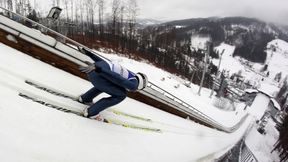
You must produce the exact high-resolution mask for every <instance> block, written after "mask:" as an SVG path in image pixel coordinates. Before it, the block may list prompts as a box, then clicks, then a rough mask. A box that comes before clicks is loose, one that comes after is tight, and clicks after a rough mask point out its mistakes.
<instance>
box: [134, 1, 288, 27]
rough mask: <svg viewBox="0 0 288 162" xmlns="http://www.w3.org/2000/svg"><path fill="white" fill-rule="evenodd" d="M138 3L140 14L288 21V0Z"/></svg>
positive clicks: (161, 16)
mask: <svg viewBox="0 0 288 162" xmlns="http://www.w3.org/2000/svg"><path fill="white" fill-rule="evenodd" d="M138 4H139V7H140V15H139V16H141V17H142V16H143V17H144V16H145V17H151V18H158V19H183V18H197V17H212V16H220V17H226V16H246V17H256V18H260V19H264V20H266V21H273V22H282V23H285V24H288V0H139V1H138Z"/></svg>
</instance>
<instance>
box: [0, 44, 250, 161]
mask: <svg viewBox="0 0 288 162" xmlns="http://www.w3.org/2000/svg"><path fill="white" fill-rule="evenodd" d="M0 51H1V55H0V75H1V78H0V89H1V91H0V99H1V103H0V159H1V160H3V161H101V162H102V161H137V162H141V161H145V162H146V161H166V162H169V161H171V162H174V161H197V160H198V161H199V160H200V159H201V160H202V161H205V160H206V161H210V160H211V159H213V157H214V155H218V154H217V153H219V152H221V151H223V150H227V149H229V148H231V147H233V145H234V144H235V143H236V142H237V141H238V140H239V139H240V138H241V136H242V135H243V134H244V133H245V130H246V128H247V126H248V125H249V124H250V122H251V118H248V120H246V122H245V123H244V124H243V125H242V126H241V127H240V129H238V130H237V131H235V132H234V133H231V134H226V133H223V132H220V131H216V130H214V129H210V128H207V127H205V126H203V125H199V124H196V123H194V122H192V121H190V120H185V119H182V118H179V117H177V116H174V115H171V114H168V113H166V112H163V111H161V110H158V109H155V108H153V107H151V106H148V105H145V104H143V103H140V102H138V101H135V100H133V99H130V98H127V99H126V100H125V101H123V102H122V103H120V104H119V105H117V106H115V107H112V108H111V109H116V110H120V111H122V112H126V113H130V114H133V115H137V116H141V117H144V118H149V119H151V120H152V122H146V121H141V120H138V119H133V118H129V117H124V116H120V115H112V114H111V113H109V111H104V112H103V113H102V115H103V116H104V117H111V116H112V117H113V118H114V119H118V120H122V121H126V122H130V123H135V124H138V125H143V126H145V127H151V128H157V129H160V130H161V131H162V132H161V133H159V132H149V131H144V130H139V129H132V128H125V127H122V126H118V125H114V124H107V123H102V122H98V121H95V120H90V119H86V118H83V117H79V116H76V115H74V114H69V113H63V112H61V111H58V110H55V109H52V108H49V107H46V106H43V105H41V104H39V103H35V102H32V101H30V100H27V99H25V98H22V97H20V96H19V95H18V93H19V92H26V93H35V94H37V95H39V96H43V97H44V98H48V99H49V100H51V101H54V102H57V103H59V104H61V105H64V106H68V107H75V108H79V109H83V108H84V106H83V105H81V104H79V103H75V102H74V101H72V100H71V101H70V100H69V99H63V98H61V97H57V96H54V95H51V94H49V93H47V92H44V91H41V90H39V89H36V88H34V87H31V86H29V85H27V84H25V83H24V81H25V80H30V81H35V82H37V83H41V84H43V85H47V86H48V87H50V88H53V89H57V90H59V91H61V92H65V93H67V94H70V95H72V96H77V95H80V94H81V93H83V92H85V91H86V90H88V89H89V88H90V87H91V84H90V83H89V82H88V81H85V80H82V79H80V78H78V77H75V76H73V75H71V74H68V73H66V72H64V71H62V70H59V69H56V68H54V67H52V66H50V65H47V64H45V63H43V62H41V61H39V60H35V59H34V58H32V57H30V56H27V55H25V54H22V53H21V52H18V51H16V50H14V49H12V48H10V47H7V46H5V45H3V44H0ZM111 57H116V56H112V55H111ZM117 60H119V61H120V62H123V63H124V64H125V65H126V66H127V67H128V68H129V67H130V66H131V67H132V66H133V67H134V68H135V69H134V68H133V70H134V71H135V70H137V71H143V72H145V73H147V74H148V75H149V78H150V79H151V81H152V82H154V83H156V84H160V85H161V86H164V87H163V88H164V89H166V90H173V87H174V85H175V84H176V83H178V82H179V80H175V79H174V76H172V78H171V80H170V79H167V78H166V80H165V81H164V82H165V84H164V83H163V82H162V81H161V80H160V79H161V78H162V77H168V76H171V75H170V74H168V73H166V72H163V71H161V70H156V69H155V68H153V67H152V66H150V65H147V64H144V63H136V62H134V61H132V60H126V59H125V58H122V59H121V58H117ZM125 60H126V61H128V62H126V61H125ZM206 91H207V92H206ZM172 92H173V93H174V92H175V93H174V94H175V95H178V96H179V98H181V99H182V98H183V99H187V102H188V101H189V100H190V101H189V103H191V104H192V103H195V104H196V105H195V107H196V106H200V107H199V109H204V110H203V111H205V112H207V113H208V112H210V115H212V114H214V115H215V116H213V117H215V118H216V116H217V115H218V116H220V117H218V120H219V121H220V118H221V117H222V118H223V116H225V118H227V119H226V124H227V125H231V123H230V122H233V117H232V116H233V115H234V118H236V119H237V117H236V115H235V112H230V114H233V115H231V117H229V112H225V111H221V110H219V109H218V108H215V107H214V108H213V107H212V106H211V105H209V104H205V105H201V103H203V102H206V101H205V100H203V98H206V97H204V96H205V95H207V96H208V94H209V93H210V91H208V90H203V95H202V97H200V96H197V95H195V94H196V93H195V89H193V88H192V89H188V88H187V89H186V90H184V86H180V88H178V89H175V88H174V90H173V91H172ZM201 98H202V99H201ZM201 100H202V101H201ZM206 100H209V99H206ZM211 100H212V99H211ZM201 106H203V107H201ZM205 109H206V110H205ZM221 112H222V114H221ZM236 119H235V121H236ZM221 122H222V123H225V120H222V121H221Z"/></svg>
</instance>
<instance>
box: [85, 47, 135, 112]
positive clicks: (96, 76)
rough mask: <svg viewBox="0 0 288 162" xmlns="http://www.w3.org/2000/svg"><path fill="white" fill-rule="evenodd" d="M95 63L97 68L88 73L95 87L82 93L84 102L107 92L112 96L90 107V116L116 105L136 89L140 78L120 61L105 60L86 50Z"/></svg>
mask: <svg viewBox="0 0 288 162" xmlns="http://www.w3.org/2000/svg"><path fill="white" fill-rule="evenodd" d="M85 53H86V55H87V56H89V57H90V58H91V59H92V60H93V61H94V62H95V63H94V65H95V67H96V69H95V70H93V71H91V72H90V73H88V78H89V80H90V82H91V83H92V84H93V86H94V87H93V88H91V89H90V90H88V91H87V92H86V93H84V94H83V95H81V98H82V100H83V102H86V103H88V102H92V101H93V98H95V97H96V96H98V95H99V94H100V93H102V92H105V93H107V94H109V95H111V96H110V97H107V98H102V99H100V100H99V101H97V102H96V103H94V104H93V105H92V106H90V107H89V108H88V117H93V116H95V115H97V114H99V112H101V111H103V110H104V109H106V108H108V107H110V106H113V105H116V104H118V103H120V102H121V101H123V100H124V99H125V98H126V96H127V91H136V90H137V87H138V80H137V79H136V74H134V73H133V72H131V71H129V70H127V69H126V68H124V67H122V66H121V65H119V64H118V63H113V62H111V61H108V60H104V59H102V58H100V57H99V56H96V55H94V54H93V53H91V52H89V51H85Z"/></svg>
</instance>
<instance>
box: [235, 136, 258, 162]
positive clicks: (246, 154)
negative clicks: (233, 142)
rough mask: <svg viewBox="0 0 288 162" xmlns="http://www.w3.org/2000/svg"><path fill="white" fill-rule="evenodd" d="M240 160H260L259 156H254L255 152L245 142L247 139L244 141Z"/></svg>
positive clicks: (249, 161) (252, 161)
mask: <svg viewBox="0 0 288 162" xmlns="http://www.w3.org/2000/svg"><path fill="white" fill-rule="evenodd" d="M239 162H258V160H257V158H256V157H255V156H254V154H253V152H252V151H251V150H250V149H249V148H248V146H247V145H246V144H245V141H243V142H242V146H241V150H240V156H239Z"/></svg>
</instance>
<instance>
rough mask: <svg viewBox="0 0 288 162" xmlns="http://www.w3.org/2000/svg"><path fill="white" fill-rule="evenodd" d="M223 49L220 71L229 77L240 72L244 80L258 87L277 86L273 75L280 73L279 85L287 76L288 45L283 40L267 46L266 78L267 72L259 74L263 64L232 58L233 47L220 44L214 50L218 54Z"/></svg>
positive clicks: (214, 61) (215, 62) (215, 61)
mask: <svg viewBox="0 0 288 162" xmlns="http://www.w3.org/2000/svg"><path fill="white" fill-rule="evenodd" d="M223 49H225V51H224V53H223V55H222V61H221V65H220V71H222V70H226V71H229V74H230V75H231V74H232V73H238V72H240V71H241V75H242V76H244V77H245V80H249V81H250V82H251V83H252V84H253V85H255V86H258V87H260V86H261V84H262V83H269V84H274V85H278V83H276V82H275V81H274V78H275V75H276V74H277V73H279V72H281V73H282V78H281V81H280V83H281V82H283V80H284V78H285V77H286V76H287V75H288V43H287V42H285V41H283V40H280V39H275V40H273V41H271V42H269V43H268V44H267V51H266V53H267V60H266V62H265V64H267V65H268V69H267V71H269V76H268V77H265V75H266V73H267V71H265V73H263V72H261V70H262V69H263V67H264V65H265V64H259V63H251V62H248V61H247V60H245V59H243V58H240V57H238V56H235V57H233V53H234V50H235V46H231V45H228V44H225V43H221V44H220V45H219V46H218V47H215V50H216V51H219V53H221V52H222V50H223ZM245 63H249V64H250V66H251V67H249V65H245ZM213 64H214V65H216V66H218V64H219V59H213ZM262 79H263V80H262Z"/></svg>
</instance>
